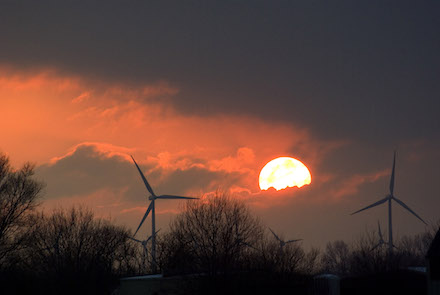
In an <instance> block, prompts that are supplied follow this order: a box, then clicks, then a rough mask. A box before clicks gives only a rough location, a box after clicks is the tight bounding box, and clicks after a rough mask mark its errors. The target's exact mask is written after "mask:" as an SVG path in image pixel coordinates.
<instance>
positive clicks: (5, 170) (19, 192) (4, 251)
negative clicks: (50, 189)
mask: <svg viewBox="0 0 440 295" xmlns="http://www.w3.org/2000/svg"><path fill="white" fill-rule="evenodd" d="M33 174H34V165H32V164H30V163H26V164H24V165H23V167H22V168H21V169H19V170H14V169H13V168H12V167H11V165H10V163H9V158H8V157H7V156H6V155H3V154H0V265H1V266H3V267H5V266H6V265H8V264H10V263H14V262H13V261H11V260H10V259H11V257H10V254H13V253H14V252H16V251H18V250H20V248H22V247H23V245H24V244H25V243H24V240H25V239H26V236H27V235H26V233H25V230H26V226H25V225H26V224H27V221H28V218H29V213H31V212H32V211H33V210H34V209H35V207H36V206H37V205H38V203H37V200H38V197H39V195H40V193H41V190H42V188H43V184H42V183H41V182H39V181H36V180H34V179H33V178H32V176H33Z"/></svg>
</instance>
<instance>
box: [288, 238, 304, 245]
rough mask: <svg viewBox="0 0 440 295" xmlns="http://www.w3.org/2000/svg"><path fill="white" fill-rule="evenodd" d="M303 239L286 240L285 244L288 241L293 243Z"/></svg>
mask: <svg viewBox="0 0 440 295" xmlns="http://www.w3.org/2000/svg"><path fill="white" fill-rule="evenodd" d="M302 240H303V239H297V240H288V241H287V242H286V244H288V243H293V242H298V241H302Z"/></svg>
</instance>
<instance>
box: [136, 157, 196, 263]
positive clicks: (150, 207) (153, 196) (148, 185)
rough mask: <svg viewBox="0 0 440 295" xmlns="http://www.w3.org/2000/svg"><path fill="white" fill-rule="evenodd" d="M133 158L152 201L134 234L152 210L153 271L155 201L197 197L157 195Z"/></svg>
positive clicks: (152, 255)
mask: <svg viewBox="0 0 440 295" xmlns="http://www.w3.org/2000/svg"><path fill="white" fill-rule="evenodd" d="M131 158H132V159H133V162H134V164H135V165H136V168H137V170H138V171H139V174H140V175H141V178H142V180H143V181H144V184H145V186H146V187H147V190H148V191H149V192H150V194H151V195H150V196H149V197H148V199H149V200H150V201H151V202H150V206H148V209H147V211H146V212H145V214H144V217H143V218H142V220H141V223H140V224H139V226H138V228H137V229H136V232H135V233H134V236H135V235H136V233H137V232H138V230H139V228H140V227H141V226H142V224H143V223H144V221H145V219H146V218H147V216H148V214H149V213H150V211H151V227H152V229H151V257H152V259H153V263H152V265H153V267H152V268H153V272H155V270H156V214H155V211H156V210H155V206H154V201H155V200H157V199H186V200H189V199H197V198H191V197H181V196H174V195H160V196H156V194H155V193H154V191H153V189H152V188H151V186H150V184H149V183H148V181H147V179H146V178H145V176H144V174H143V173H142V171H141V169H140V168H139V166H138V164H137V163H136V161H135V160H134V158H133V156H131Z"/></svg>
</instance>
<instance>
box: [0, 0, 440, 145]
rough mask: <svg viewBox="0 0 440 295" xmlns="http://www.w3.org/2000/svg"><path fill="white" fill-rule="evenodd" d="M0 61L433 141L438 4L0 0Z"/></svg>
mask: <svg viewBox="0 0 440 295" xmlns="http://www.w3.org/2000/svg"><path fill="white" fill-rule="evenodd" d="M1 6H2V9H1V10H0V39H1V40H3V41H2V46H1V48H0V62H1V63H6V64H13V65H14V66H19V67H22V68H26V69H32V68H38V67H48V66H52V67H55V68H56V69H58V70H59V71H65V72H68V73H74V74H78V75H81V76H87V77H88V78H89V79H91V80H95V79H97V80H102V79H104V80H116V81H121V80H123V81H126V82H130V83H135V84H136V83H140V82H145V81H158V80H166V81H169V82H170V83H172V84H173V85H176V86H177V87H179V89H181V91H180V92H179V94H178V95H176V96H174V97H173V98H172V99H173V104H174V106H175V107H176V108H178V109H179V110H180V111H181V112H185V113H196V114H203V115H207V116H209V115H210V114H212V113H223V112H225V113H238V114H251V115H256V116H259V117H263V118H265V119H270V120H285V121H291V122H294V123H296V124H297V125H300V126H303V127H306V128H310V129H312V130H313V131H314V132H317V133H318V134H319V136H328V137H330V138H334V137H338V138H347V137H348V138H356V139H360V140H363V141H376V140H380V141H381V142H382V143H383V144H391V145H396V144H397V142H398V141H399V140H402V139H409V138H425V137H428V138H432V139H434V138H435V139H438V135H439V132H438V126H439V125H440V124H439V123H440V122H439V116H438V111H439V110H440V99H439V93H440V89H439V88H440V86H439V85H440V83H438V81H439V79H440V55H439V54H438V52H440V34H439V28H440V18H439V17H438V13H439V11H440V4H439V2H438V1H426V2H414V1H337V2H327V1H206V2H205V1H131V2H130V3H126V2H124V1H105V2H101V1H61V2H60V1H2V4H1Z"/></svg>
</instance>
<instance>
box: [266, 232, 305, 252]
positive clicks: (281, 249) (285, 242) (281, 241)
mask: <svg viewBox="0 0 440 295" xmlns="http://www.w3.org/2000/svg"><path fill="white" fill-rule="evenodd" d="M269 230H270V231H271V232H272V234H273V235H274V237H275V238H276V239H277V240H278V242H280V252H281V251H283V248H284V246H286V245H287V244H290V243H294V242H298V241H302V239H298V240H288V241H284V240H282V239H280V237H279V236H277V234H276V233H274V232H273V230H272V229H270V228H269Z"/></svg>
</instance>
